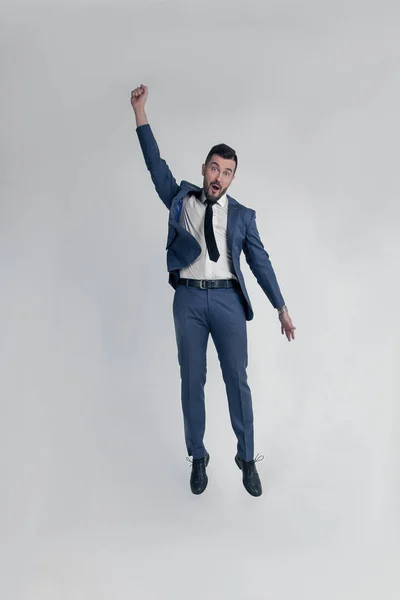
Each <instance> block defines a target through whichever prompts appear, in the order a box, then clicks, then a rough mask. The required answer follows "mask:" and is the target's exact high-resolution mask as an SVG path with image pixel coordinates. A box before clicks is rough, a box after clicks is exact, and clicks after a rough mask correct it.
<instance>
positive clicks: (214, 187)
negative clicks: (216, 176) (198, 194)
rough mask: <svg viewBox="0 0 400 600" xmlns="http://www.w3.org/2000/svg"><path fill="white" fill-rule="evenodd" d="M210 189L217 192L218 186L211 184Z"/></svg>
mask: <svg viewBox="0 0 400 600" xmlns="http://www.w3.org/2000/svg"><path fill="white" fill-rule="evenodd" d="M211 189H212V191H213V192H219V187H218V186H217V185H214V184H212V185H211Z"/></svg>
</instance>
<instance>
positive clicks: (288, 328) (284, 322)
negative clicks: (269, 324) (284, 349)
mask: <svg viewBox="0 0 400 600" xmlns="http://www.w3.org/2000/svg"><path fill="white" fill-rule="evenodd" d="M279 320H280V322H281V332H282V335H283V334H284V333H286V337H287V339H288V341H289V342H290V341H291V340H294V330H295V329H296V327H295V326H294V325H293V323H292V319H291V318H290V317H289V313H288V311H287V310H285V311H283V312H282V313H280V315H279Z"/></svg>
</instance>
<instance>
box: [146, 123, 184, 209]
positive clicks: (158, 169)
mask: <svg viewBox="0 0 400 600" xmlns="http://www.w3.org/2000/svg"><path fill="white" fill-rule="evenodd" d="M136 133H137V135H138V138H139V143H140V147H141V149H142V152H143V156H144V160H145V163H146V166H147V168H148V170H149V171H150V175H151V179H152V181H153V183H154V186H155V188H156V191H157V194H158V195H159V197H160V198H161V200H162V201H163V202H164V204H165V206H166V207H167V208H168V209H170V208H171V203H172V200H173V198H175V196H176V195H177V193H178V192H179V190H180V187H179V185H178V184H177V183H176V180H175V178H174V176H173V175H172V173H171V171H170V169H169V167H168V165H167V163H166V162H165V160H164V159H162V158H161V156H160V151H159V148H158V145H157V141H156V139H155V137H154V135H153V132H152V130H151V127H150V125H149V124H148V123H146V125H140V126H139V127H137V128H136Z"/></svg>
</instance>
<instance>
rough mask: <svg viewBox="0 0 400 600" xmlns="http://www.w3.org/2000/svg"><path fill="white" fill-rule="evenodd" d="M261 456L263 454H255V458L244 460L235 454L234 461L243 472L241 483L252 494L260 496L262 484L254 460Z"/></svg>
mask: <svg viewBox="0 0 400 600" xmlns="http://www.w3.org/2000/svg"><path fill="white" fill-rule="evenodd" d="M263 458H264V457H263V455H261V456H260V455H259V454H257V456H256V458H255V459H253V460H249V461H245V460H242V459H241V458H239V456H238V455H237V454H236V456H235V463H236V464H237V466H238V467H239V469H240V470H241V471H242V472H243V485H244V487H245V488H246V490H247V491H248V492H249V494H251V495H252V496H261V494H262V486H261V481H260V477H259V475H258V473H257V467H256V462H258V461H259V460H262V459H263Z"/></svg>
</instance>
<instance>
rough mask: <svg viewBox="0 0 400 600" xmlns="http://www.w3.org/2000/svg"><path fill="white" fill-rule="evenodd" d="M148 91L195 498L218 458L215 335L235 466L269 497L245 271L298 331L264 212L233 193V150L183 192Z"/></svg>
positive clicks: (212, 156)
mask: <svg viewBox="0 0 400 600" xmlns="http://www.w3.org/2000/svg"><path fill="white" fill-rule="evenodd" d="M147 97H148V88H147V86H145V85H141V86H139V87H137V88H136V89H135V90H133V91H132V92H131V105H132V108H133V110H134V112H135V116H136V125H137V129H136V132H137V135H138V138H139V143H140V146H141V149H142V152H143V156H144V159H145V162H146V165H147V168H148V170H149V172H150V175H151V179H152V181H153V183H154V186H155V189H156V191H157V193H158V195H159V197H160V198H161V200H162V201H163V203H164V204H165V205H166V207H167V208H168V209H169V230H168V239H167V246H166V249H167V267H168V271H169V283H170V284H171V285H172V287H173V288H174V289H175V295H174V301H173V316H174V323H175V332H176V341H177V346H178V360H179V364H180V373H181V402H182V410H183V418H184V430H185V441H186V447H187V451H188V454H189V456H191V457H192V472H191V477H190V486H191V490H192V492H193V494H201V493H202V492H204V490H205V489H206V487H207V483H208V476H207V472H206V467H207V465H208V462H209V459H210V455H209V453H208V452H207V450H206V449H205V447H204V443H203V437H204V432H205V405H204V385H205V382H206V352H207V342H208V338H209V335H210V334H211V337H212V339H213V341H214V344H215V347H216V349H217V353H218V357H219V361H220V364H221V369H222V375H223V378H224V382H225V386H226V392H227V397H228V404H229V413H230V418H231V424H232V427H233V430H234V432H235V435H236V437H237V454H236V456H235V462H236V464H237V466H238V467H239V468H240V469H241V471H242V481H243V485H244V487H245V489H246V490H247V491H248V492H249V494H251V495H252V496H260V495H261V493H262V486H261V482H260V478H259V475H258V472H257V468H256V465H255V463H256V462H257V459H258V457H256V459H255V458H254V439H253V436H254V434H253V409H252V399H251V392H250V388H249V386H248V384H247V374H246V368H247V332H246V321H250V320H251V319H252V318H253V311H252V307H251V303H250V299H249V296H248V294H247V290H246V287H245V283H244V279H243V275H242V273H241V270H240V264H239V256H240V253H241V251H242V250H243V252H244V254H245V256H246V260H247V262H248V264H249V266H250V268H251V270H252V271H253V273H254V275H255V277H256V278H257V281H258V283H259V284H260V286H261V288H262V289H263V290H264V292H265V294H266V295H267V297H268V298H269V300H270V302H271V304H272V305H273V306H274V308H276V309H277V310H278V315H279V320H280V324H281V332H282V334H286V337H287V339H288V340H289V341H291V339H294V330H295V329H296V328H295V327H294V326H293V324H292V321H291V318H290V317H289V313H288V310H287V307H286V305H285V302H284V300H283V297H282V294H281V292H280V289H279V286H278V283H277V280H276V276H275V273H274V270H273V268H272V265H271V262H270V260H269V256H268V253H267V252H266V250H265V249H264V246H263V244H262V242H261V240H260V237H259V233H258V230H257V226H256V221H255V211H254V210H251V209H249V208H246V207H245V206H243V205H242V204H239V202H237V201H236V200H234V199H233V198H232V197H231V196H229V195H228V194H227V193H226V192H227V190H228V188H229V186H230V185H231V183H232V181H233V180H234V178H235V173H236V169H237V163H238V159H237V156H236V153H235V151H234V150H233V149H232V148H230V147H229V146H227V145H226V144H219V145H218V146H214V147H213V148H212V149H211V150H210V152H209V154H208V156H207V158H206V161H205V163H204V164H203V165H202V175H203V187H202V188H199V187H198V186H196V185H194V184H192V183H189V182H187V181H184V180H183V181H181V183H180V185H178V184H177V182H176V180H175V178H174V176H173V175H172V173H171V171H170V169H169V167H168V165H167V163H166V162H165V161H164V160H163V159H162V158H161V156H160V152H159V148H158V145H157V142H156V140H155V138H154V135H153V133H152V130H151V128H150V125H149V123H148V121H147V116H146V113H145V104H146V101H147Z"/></svg>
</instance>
